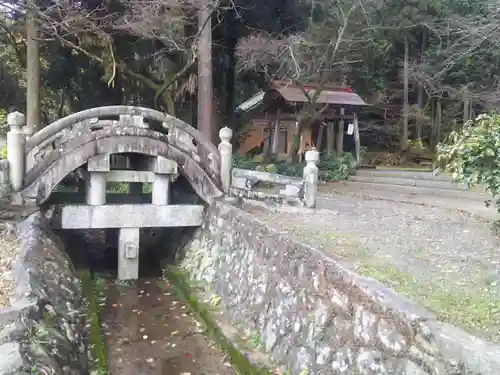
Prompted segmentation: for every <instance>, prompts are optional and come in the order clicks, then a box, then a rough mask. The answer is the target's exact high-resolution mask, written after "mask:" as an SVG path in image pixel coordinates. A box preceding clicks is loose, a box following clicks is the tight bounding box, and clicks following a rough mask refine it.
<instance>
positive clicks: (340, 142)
mask: <svg viewBox="0 0 500 375" xmlns="http://www.w3.org/2000/svg"><path fill="white" fill-rule="evenodd" d="M344 115H345V108H340V121H339V125H338V128H337V155H338V156H341V155H342V153H343V152H344Z"/></svg>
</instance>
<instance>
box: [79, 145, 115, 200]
mask: <svg viewBox="0 0 500 375" xmlns="http://www.w3.org/2000/svg"><path fill="white" fill-rule="evenodd" d="M87 170H88V171H89V177H88V180H87V186H86V189H85V193H86V195H87V197H86V201H87V204H88V205H90V206H100V205H103V204H106V174H107V173H108V172H109V171H110V164H109V154H106V155H99V156H94V157H93V158H90V159H89V161H88V164H87Z"/></svg>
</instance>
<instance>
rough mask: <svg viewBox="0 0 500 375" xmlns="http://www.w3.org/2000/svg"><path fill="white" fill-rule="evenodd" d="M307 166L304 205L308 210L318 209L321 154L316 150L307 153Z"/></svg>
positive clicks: (305, 168)
mask: <svg viewBox="0 0 500 375" xmlns="http://www.w3.org/2000/svg"><path fill="white" fill-rule="evenodd" d="M305 160H306V163H307V164H306V166H305V167H304V174H303V178H304V203H305V206H306V207H308V208H314V207H316V195H317V193H318V172H319V170H318V166H317V165H316V164H317V163H318V161H319V152H318V151H316V149H312V150H309V151H306V154H305Z"/></svg>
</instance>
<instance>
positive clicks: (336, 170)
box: [318, 152, 356, 181]
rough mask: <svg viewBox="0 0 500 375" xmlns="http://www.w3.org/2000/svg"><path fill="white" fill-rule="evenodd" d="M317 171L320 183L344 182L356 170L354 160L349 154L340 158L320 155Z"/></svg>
mask: <svg viewBox="0 0 500 375" xmlns="http://www.w3.org/2000/svg"><path fill="white" fill-rule="evenodd" d="M318 169H319V179H320V180H322V181H341V180H345V179H346V178H347V177H349V175H350V174H351V173H352V172H353V171H354V170H355V169H356V159H355V158H354V156H353V155H352V154H351V153H350V152H346V153H344V154H343V155H341V156H336V155H327V154H322V155H321V157H320V159H319V163H318Z"/></svg>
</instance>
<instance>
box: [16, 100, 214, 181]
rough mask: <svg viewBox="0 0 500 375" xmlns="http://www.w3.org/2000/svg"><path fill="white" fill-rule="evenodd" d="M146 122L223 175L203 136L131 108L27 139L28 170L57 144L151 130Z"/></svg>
mask: <svg viewBox="0 0 500 375" xmlns="http://www.w3.org/2000/svg"><path fill="white" fill-rule="evenodd" d="M110 117H119V120H111V119H109V118H110ZM147 120H153V121H157V122H160V123H161V124H162V127H163V128H166V129H168V138H169V140H170V141H171V142H173V144H176V145H179V146H181V148H182V149H185V150H186V151H188V152H190V153H192V154H193V156H194V157H195V158H198V159H200V160H198V161H201V160H202V159H203V160H204V161H203V164H204V165H206V167H207V168H209V169H210V170H211V172H212V173H210V174H211V175H215V176H219V175H220V155H219V151H218V150H217V148H216V147H215V146H214V145H213V144H212V143H211V142H210V141H209V140H207V139H206V138H205V136H204V135H203V134H202V133H200V132H199V131H198V130H196V129H195V128H193V127H192V126H190V125H189V124H187V123H185V122H184V121H182V120H179V119H178V118H176V117H173V116H170V115H168V114H165V113H162V112H159V111H156V110H153V109H149V108H143V107H132V106H106V107H98V108H92V109H88V110H84V111H81V112H78V113H75V114H72V115H69V116H67V117H65V118H62V119H59V120H57V121H55V122H53V123H52V124H50V125H48V126H47V127H45V128H43V129H41V130H40V131H38V132H37V133H35V134H33V135H32V136H31V137H26V138H27V139H26V145H25V147H24V150H25V155H26V170H27V171H28V170H29V169H30V168H31V167H32V166H33V164H34V163H35V160H36V159H39V158H40V157H43V154H44V153H45V152H46V149H48V152H50V151H51V149H52V148H54V146H53V145H55V147H56V148H57V146H58V144H62V143H64V142H66V141H67V140H68V139H69V138H71V137H73V138H74V137H75V136H78V135H81V133H85V132H88V131H94V130H98V129H99V128H103V127H114V126H124V127H138V128H149V125H148V123H147ZM206 159H209V160H206Z"/></svg>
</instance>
